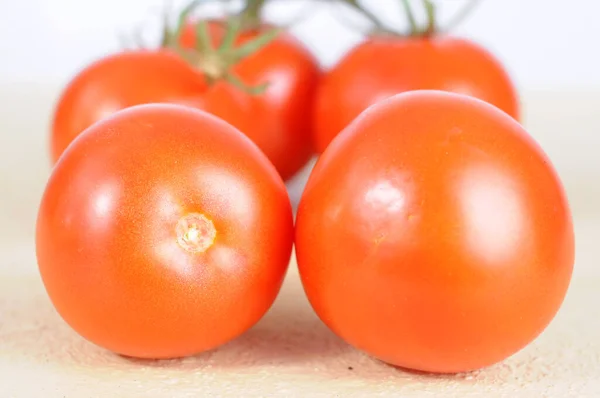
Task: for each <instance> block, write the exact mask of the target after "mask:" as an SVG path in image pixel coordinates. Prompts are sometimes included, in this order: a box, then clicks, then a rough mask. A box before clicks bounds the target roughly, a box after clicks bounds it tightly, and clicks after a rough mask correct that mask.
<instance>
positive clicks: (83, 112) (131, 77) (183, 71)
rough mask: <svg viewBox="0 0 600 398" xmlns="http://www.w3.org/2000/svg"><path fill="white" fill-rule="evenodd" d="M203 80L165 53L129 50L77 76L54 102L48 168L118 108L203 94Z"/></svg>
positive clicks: (92, 65)
mask: <svg viewBox="0 0 600 398" xmlns="http://www.w3.org/2000/svg"><path fill="white" fill-rule="evenodd" d="M205 90H206V84H205V82H204V78H203V76H202V75H200V74H198V73H197V72H196V71H195V70H194V69H192V68H191V67H190V66H188V64H186V63H185V62H184V61H182V60H181V59H180V58H179V57H178V56H176V55H175V54H173V53H171V52H168V51H145V50H143V51H128V52H123V53H117V54H113V55H111V56H108V57H105V58H102V59H100V60H98V61H96V62H94V63H93V64H91V65H90V66H89V67H87V68H85V69H84V70H83V71H82V72H80V73H79V74H78V75H77V76H76V77H75V78H74V79H73V80H72V81H71V82H70V83H69V84H68V85H67V87H66V88H65V90H64V91H63V93H62V95H61V97H60V98H59V100H58V103H57V106H56V110H55V114H54V119H53V121H52V130H51V137H50V152H51V158H52V163H56V161H57V160H58V158H59V157H60V155H61V154H62V153H63V152H64V150H65V149H66V148H67V146H68V145H69V144H70V143H71V141H73V139H75V137H77V136H78V135H79V134H81V132H83V131H84V130H85V129H86V128H88V127H89V126H91V125H92V124H94V123H95V122H97V121H99V120H101V119H102V118H104V117H106V116H108V115H111V114H113V113H114V112H117V111H119V110H121V109H124V108H127V107H130V106H134V105H140V104H146V103H155V102H168V101H170V100H173V99H178V98H186V97H191V96H197V95H201V94H202V93H203V92H204V91H205Z"/></svg>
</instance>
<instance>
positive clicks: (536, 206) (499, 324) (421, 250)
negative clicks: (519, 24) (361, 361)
mask: <svg viewBox="0 0 600 398" xmlns="http://www.w3.org/2000/svg"><path fill="white" fill-rule="evenodd" d="M296 221H297V227H296V252H297V260H298V266H299V270H300V275H301V277H302V282H303V284H304V288H305V290H306V293H307V295H308V298H309V300H310V302H311V304H312V306H313V307H314V309H315V311H316V312H317V314H318V315H319V316H320V318H321V319H322V320H323V321H324V322H325V323H326V324H327V325H328V326H329V327H330V328H331V329H332V330H333V331H334V332H335V333H337V334H338V335H339V336H341V337H342V338H343V339H345V340H346V341H348V342H349V343H350V344H352V345H354V346H355V347H357V348H359V349H361V350H364V351H366V352H368V353H370V354H372V355H373V356H375V357H377V358H380V359H382V360H384V361H386V362H389V363H391V364H394V365H398V366H402V367H407V368H412V369H418V370H422V371H430V372H460V371H467V370H472V369H477V368H481V367H484V366H487V365H491V364H493V363H495V362H497V361H500V360H502V359H504V358H506V357H508V356H509V355H511V354H513V353H515V352H516V351H518V350H519V349H521V348H522V347H524V346H525V345H526V344H527V343H529V342H530V341H532V340H533V339H534V338H535V337H536V336H537V335H538V334H539V333H540V332H541V331H542V330H543V329H544V328H545V327H546V325H547V324H548V323H549V322H550V320H551V319H552V318H553V316H554V315H555V313H556V312H557V310H558V308H559V306H560V305H561V302H562V300H563V298H564V296H565V292H566V290H567V287H568V285H569V281H570V277H571V272H572V268H573V257H574V254H573V251H574V236H573V225H572V221H571V214H570V210H569V206H568V203H567V198H566V197H565V192H564V191H563V188H562V185H561V182H560V181H559V178H558V176H557V174H556V172H555V171H554V169H553V167H552V165H551V163H550V160H549V159H548V158H547V157H546V155H545V154H544V153H543V151H542V149H540V147H539V146H538V145H537V144H536V143H535V142H534V140H533V139H532V138H531V137H530V136H529V135H528V134H527V133H526V132H525V131H524V130H523V128H522V127H521V126H520V125H519V123H517V122H516V121H515V120H514V119H513V118H511V117H509V116H508V115H506V114H505V113H503V112H501V111H499V110H498V109H497V108H495V107H493V106H491V105H489V104H487V103H485V102H483V101H480V100H477V99H474V98H471V97H468V96H464V95H458V94H451V93H445V92H436V91H414V92H411V93H405V94H400V95H398V96H394V97H393V98H391V99H388V100H386V101H382V102H381V103H379V104H377V105H374V106H373V107H371V108H370V109H369V110H367V111H366V112H365V113H364V114H363V115H362V116H360V117H359V118H357V119H356V120H355V121H354V122H353V123H352V124H350V126H349V127H348V128H347V129H346V130H345V131H344V132H342V134H340V135H339V136H338V137H337V138H336V139H335V140H334V141H333V142H332V143H331V145H330V146H329V148H327V150H326V151H325V152H324V153H323V155H322V156H321V157H320V159H319V160H318V162H317V164H316V166H315V168H314V170H313V172H312V175H311V176H310V178H309V181H308V184H307V186H306V190H305V192H304V195H303V197H302V199H301V202H300V206H299V209H298V215H297V220H296Z"/></svg>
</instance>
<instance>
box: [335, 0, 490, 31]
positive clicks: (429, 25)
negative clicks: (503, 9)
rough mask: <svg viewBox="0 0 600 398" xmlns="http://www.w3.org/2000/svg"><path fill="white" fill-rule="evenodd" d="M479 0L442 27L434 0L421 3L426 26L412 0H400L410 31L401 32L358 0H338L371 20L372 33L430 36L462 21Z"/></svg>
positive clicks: (471, 2) (467, 6)
mask: <svg viewBox="0 0 600 398" xmlns="http://www.w3.org/2000/svg"><path fill="white" fill-rule="evenodd" d="M479 1H480V0H470V1H469V2H468V3H467V5H466V6H465V7H463V8H462V9H461V10H460V11H459V13H458V14H457V15H456V16H455V17H454V18H453V19H452V21H451V22H450V23H449V24H448V25H447V26H446V27H445V28H443V29H440V28H439V27H438V23H437V9H436V5H435V3H434V1H433V0H421V4H422V6H423V8H424V10H425V15H426V17H427V21H426V24H425V26H419V24H418V23H417V20H416V18H415V14H414V12H413V9H412V7H411V4H410V0H400V2H401V6H402V8H403V10H404V13H405V15H406V20H407V22H408V26H409V31H408V32H401V31H399V30H397V29H393V28H390V27H388V26H386V25H385V24H384V23H383V22H382V21H381V20H380V19H379V18H378V17H377V16H376V15H375V14H374V13H373V12H372V11H370V10H368V9H367V8H365V7H364V6H362V5H361V4H360V3H359V1H358V0H338V2H341V3H343V4H345V5H346V6H348V7H349V8H351V9H353V10H355V11H357V12H358V13H359V14H361V15H362V16H363V17H365V19H367V20H368V21H369V22H371V24H372V25H373V31H372V32H371V35H381V34H387V35H393V36H402V37H405V36H408V37H429V36H432V35H435V34H438V33H440V32H447V31H449V30H451V29H453V28H455V27H456V26H457V25H458V24H459V23H460V22H462V21H463V20H464V19H465V17H466V16H467V15H469V14H470V13H471V12H472V11H473V9H474V8H475V6H476V5H477V4H478V3H479Z"/></svg>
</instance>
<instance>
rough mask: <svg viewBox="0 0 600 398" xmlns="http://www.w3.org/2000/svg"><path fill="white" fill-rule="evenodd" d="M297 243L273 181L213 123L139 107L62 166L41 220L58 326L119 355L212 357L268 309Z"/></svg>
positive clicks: (200, 116) (261, 159)
mask: <svg viewBox="0 0 600 398" xmlns="http://www.w3.org/2000/svg"><path fill="white" fill-rule="evenodd" d="M292 241H293V220H292V210H291V205H290V202H289V198H288V196H287V192H286V190H285V186H284V184H283V181H282V180H281V178H280V177H279V176H278V174H277V172H276V170H275V168H274V167H273V166H272V164H271V163H270V162H269V161H268V160H267V158H266V157H265V156H264V155H263V154H262V153H261V152H260V150H259V149H258V148H257V147H256V146H255V145H254V144H252V142H251V141H250V140H248V139H247V138H246V137H244V136H243V135H242V134H241V133H240V132H238V131H237V130H236V129H234V128H233V127H231V126H230V125H228V124H227V123H225V122H223V121H222V120H220V119H218V118H216V117H214V116H211V115H209V114H208V113H205V112H200V111H196V110H193V109H192V108H189V107H183V106H175V105H164V104H163V105H142V106H136V107H131V108H128V109H126V110H124V111H121V112H118V113H116V114H115V115H113V116H112V117H109V118H107V119H104V120H103V121H101V122H99V123H97V124H94V125H93V126H92V127H90V128H89V129H87V130H86V131H85V132H84V133H83V134H82V135H81V136H79V137H78V138H77V139H76V140H75V141H74V142H73V144H72V145H71V146H69V148H68V149H67V151H66V152H65V153H64V155H63V156H62V157H61V158H60V160H59V161H58V163H57V164H56V166H55V167H54V171H53V173H52V176H51V177H50V180H49V181H48V185H47V187H46V191H45V193H44V196H43V199H42V202H41V206H40V209H39V216H38V221H37V235H36V245H37V258H38V264H39V269H40V272H41V275H42V279H43V281H44V284H45V286H46V289H47V291H48V294H49V296H50V298H51V299H52V302H53V304H54V305H55V307H56V309H57V310H58V312H59V313H60V315H61V316H62V317H63V318H64V319H65V320H66V321H67V323H69V324H70V325H71V326H72V327H73V328H74V329H75V330H76V331H77V332H79V333H80V334H81V335H82V336H83V337H85V338H87V339H89V340H90V341H92V342H94V343H96V344H98V345H100V346H102V347H105V348H107V349H109V350H112V351H114V352H117V353H120V354H124V355H128V356H133V357H144V358H171V357H180V356H185V355H190V354H194V353H198V352H201V351H205V350H208V349H211V348H214V347H216V346H218V345H220V344H223V343H225V342H227V341H229V340H231V339H232V338H234V337H236V336H238V335H239V334H241V333H242V332H244V331H245V330H247V329H248V328H249V327H251V326H252V325H253V324H254V323H255V322H257V321H258V320H259V319H260V318H261V317H262V316H263V314H264V313H265V312H266V311H267V310H268V308H269V307H270V306H271V304H272V303H273V300H274V299H275V296H276V295H277V293H278V291H279V289H280V286H281V283H282V280H283V277H284V274H285V272H286V269H287V265H288V261H289V258H290V254H291V248H292Z"/></svg>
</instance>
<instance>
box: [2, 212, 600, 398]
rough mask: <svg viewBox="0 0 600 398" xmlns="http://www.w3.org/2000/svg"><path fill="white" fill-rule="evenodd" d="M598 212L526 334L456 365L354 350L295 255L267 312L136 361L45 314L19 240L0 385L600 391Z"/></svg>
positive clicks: (182, 393) (10, 266)
mask: <svg viewBox="0 0 600 398" xmlns="http://www.w3.org/2000/svg"><path fill="white" fill-rule="evenodd" d="M599 236H600V217H599V218H597V219H588V220H584V221H578V222H577V239H578V241H577V243H578V245H577V265H576V270H575V274H574V277H573V281H572V285H571V288H570V290H569V293H568V296H567V299H566V300H565V303H564V305H563V307H562V309H561V311H560V312H559V314H558V316H557V317H556V318H555V320H554V322H552V324H551V325H550V327H549V328H548V329H547V330H546V331H545V332H544V333H543V334H542V335H541V336H540V337H539V338H538V339H537V340H536V341H535V342H534V343H533V344H531V345H530V346H528V347H527V348H526V349H524V350H523V351H521V352H519V353H518V354H516V355H514V356H513V357H511V358H509V359H508V360H506V361H504V362H502V363H500V364H497V365H495V366H493V367H490V368H487V369H484V370H481V371H478V372H473V373H468V374H460V375H455V376H431V375H423V374H417V373H410V372H406V371H402V370H399V369H396V368H393V367H391V366H388V365H385V364H383V363H381V362H378V361H376V360H374V359H371V358H369V357H368V356H366V355H364V354H362V353H360V352H357V351H356V350H354V349H352V348H351V347H349V346H347V345H346V344H345V343H343V342H342V341H340V340H339V339H338V338H337V337H336V336H334V335H333V334H332V333H331V332H329V331H328V330H327V329H326V328H325V326H323V324H322V323H321V322H320V321H319V320H318V319H317V317H316V316H315V315H314V313H313V312H312V310H311V309H310V307H309V305H308V303H307V301H306V299H305V297H304V295H303V292H302V289H301V286H300V284H299V280H298V275H297V272H296V271H295V264H294V263H292V265H291V270H290V272H289V274H288V278H287V280H286V283H285V285H284V289H283V291H282V294H281V295H280V297H279V299H278V301H277V302H276V304H275V305H274V307H273V308H272V310H271V311H270V312H269V313H268V315H267V316H266V317H265V318H264V319H263V320H262V321H261V322H260V323H259V324H258V325H257V326H256V327H254V328H253V329H251V330H250V331H249V332H248V333H246V334H245V335H244V336H242V337H241V338H239V339H237V340H236V341H234V342H232V343H230V344H228V345H226V346H224V347H222V348H219V349H217V350H215V351H213V352H209V353H205V354H202V355H199V356H196V357H192V358H187V359H182V360H171V361H136V360H129V359H125V358H122V357H120V356H117V355H114V354H111V353H109V352H107V351H104V350H102V349H100V348H97V347H95V346H94V345H92V344H90V343H88V342H87V341H85V340H83V339H82V338H80V337H79V336H78V335H76V334H75V333H74V332H73V331H72V330H71V329H70V328H69V327H68V326H67V325H66V324H65V323H64V322H63V321H62V320H61V319H60V317H59V316H58V315H57V314H56V312H55V311H54V309H53V308H52V306H51V304H50V302H49V300H48V299H47V296H46V294H45V292H44V290H43V286H42V284H41V281H40V279H39V277H38V275H37V269H36V267H35V258H34V252H33V247H32V246H31V245H30V244H22V245H13V246H12V247H10V248H8V247H7V248H4V250H3V251H4V255H3V256H2V264H1V267H0V314H1V316H2V318H1V322H0V397H46V398H53V397H128V398H136V397H169V398H172V397H200V396H202V397H236V398H238V397H293V396H311V397H313V396H314V397H316V396H324V397H331V396H339V397H365V396H370V397H377V396H402V397H409V398H410V397H428V396H430V397H442V396H443V397H448V398H454V397H457V398H458V397H461V398H463V397H529V396H531V397H536V398H541V397H556V398H568V397H577V398H581V397H590V398H591V397H600V316H599V315H600V311H599V310H598V307H599V305H600V267H598V262H597V259H598V257H599V256H600V245H598V237H599Z"/></svg>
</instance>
